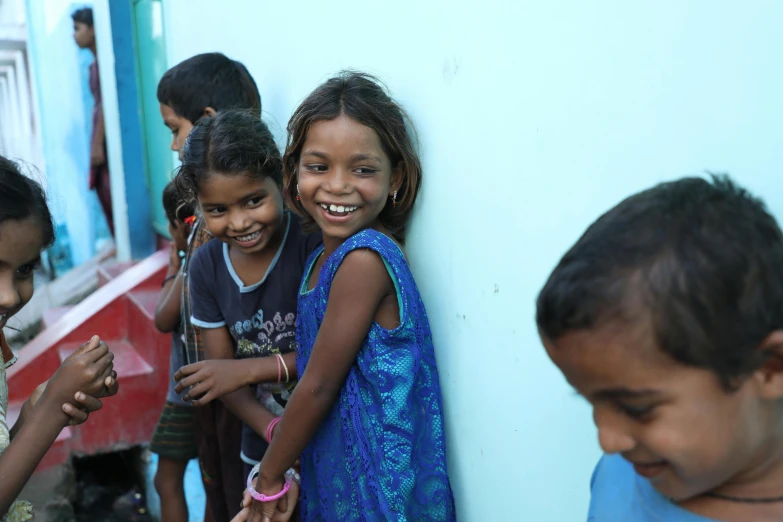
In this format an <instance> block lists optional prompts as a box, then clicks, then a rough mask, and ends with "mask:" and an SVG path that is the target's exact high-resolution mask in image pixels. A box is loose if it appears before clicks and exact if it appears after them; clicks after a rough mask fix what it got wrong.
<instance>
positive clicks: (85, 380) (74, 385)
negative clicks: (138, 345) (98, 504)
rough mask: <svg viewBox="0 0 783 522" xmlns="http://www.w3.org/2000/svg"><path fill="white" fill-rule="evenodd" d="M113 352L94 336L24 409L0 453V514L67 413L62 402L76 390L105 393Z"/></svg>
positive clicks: (14, 495)
mask: <svg viewBox="0 0 783 522" xmlns="http://www.w3.org/2000/svg"><path fill="white" fill-rule="evenodd" d="M113 359H114V355H113V354H112V353H111V352H109V349H108V347H107V346H106V345H105V344H102V343H100V342H99V339H98V338H97V337H94V338H93V339H92V340H91V341H90V342H89V343H87V344H85V345H84V346H82V347H81V348H79V350H77V351H76V352H75V353H74V354H72V355H71V356H69V357H68V358H67V359H66V360H65V361H63V364H62V365H61V366H60V368H59V369H58V370H57V372H55V374H54V375H53V376H52V378H51V379H50V380H49V382H48V383H47V386H46V389H45V390H44V391H43V393H42V395H41V398H40V399H39V400H38V404H37V405H36V407H34V408H30V409H29V411H28V412H26V419H25V420H24V421H23V422H22V425H21V428H18V429H16V430H14V431H15V432H18V433H17V435H18V436H17V437H15V438H14V440H13V441H12V442H11V444H10V445H9V446H8V448H7V449H6V450H5V451H4V452H3V454H2V455H0V514H5V513H6V512H7V511H8V508H9V507H10V506H11V504H12V503H13V502H14V500H16V497H17V496H18V495H19V492H20V491H21V490H22V488H23V487H24V485H25V483H26V482H27V481H28V480H29V478H30V476H31V475H32V474H33V471H35V468H36V466H38V463H39V462H41V459H42V458H43V457H44V455H45V454H46V452H47V450H48V449H49V447H50V446H51V445H52V444H53V443H54V441H55V440H56V439H57V435H58V434H59V433H60V431H61V430H62V429H63V428H64V427H65V426H66V425H67V424H68V423H69V421H70V417H69V416H68V415H67V414H66V413H65V412H64V411H63V404H64V403H65V402H67V401H68V400H70V399H71V398H72V397H73V396H74V394H75V393H76V390H78V389H80V388H81V389H84V390H87V392H89V394H90V395H95V396H105V394H106V393H107V392H106V390H105V389H104V387H105V383H106V382H107V378H109V377H110V376H112V375H113V373H112V371H113V363H112V361H113Z"/></svg>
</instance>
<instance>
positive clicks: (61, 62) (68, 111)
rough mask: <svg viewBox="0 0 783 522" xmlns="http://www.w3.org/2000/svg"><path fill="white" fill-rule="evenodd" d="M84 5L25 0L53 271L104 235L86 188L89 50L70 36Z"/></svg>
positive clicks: (79, 257) (83, 256) (74, 261)
mask: <svg viewBox="0 0 783 522" xmlns="http://www.w3.org/2000/svg"><path fill="white" fill-rule="evenodd" d="M83 5H89V2H88V3H84V2H80V3H73V2H71V1H65V0H48V1H47V2H38V1H34V0H28V1H27V2H26V7H27V24H28V50H29V53H30V58H31V60H30V61H31V68H32V71H33V72H32V73H33V78H34V79H35V81H36V93H37V98H38V108H39V113H40V121H41V139H42V142H43V157H44V162H45V164H44V165H38V168H40V169H41V170H42V171H43V172H44V173H45V175H46V179H47V183H48V190H49V196H50V198H51V204H52V208H53V211H54V215H55V220H56V222H57V229H58V240H57V244H56V245H55V247H54V248H53V251H52V253H53V255H54V257H55V258H56V265H57V269H58V273H60V274H61V273H62V272H63V271H65V270H67V269H68V268H70V267H71V266H73V265H78V264H80V263H82V262H84V261H86V260H87V259H89V258H90V257H92V256H93V255H94V254H95V252H96V246H98V245H99V244H100V242H101V241H102V240H105V239H107V238H108V236H109V234H108V229H107V227H106V222H105V219H104V217H103V214H102V212H101V210H100V206H99V204H98V199H97V197H96V196H95V193H94V192H92V191H90V190H89V186H88V174H89V160H90V152H89V143H90V132H91V125H92V123H91V113H92V103H93V101H92V94H91V93H90V89H89V83H88V71H87V68H88V67H89V64H90V63H91V62H92V54H91V53H90V52H89V51H87V50H80V49H79V48H78V47H77V46H76V44H75V43H74V41H73V37H72V33H73V23H72V20H71V13H72V12H73V11H74V10H75V9H76V8H78V7H81V6H83Z"/></svg>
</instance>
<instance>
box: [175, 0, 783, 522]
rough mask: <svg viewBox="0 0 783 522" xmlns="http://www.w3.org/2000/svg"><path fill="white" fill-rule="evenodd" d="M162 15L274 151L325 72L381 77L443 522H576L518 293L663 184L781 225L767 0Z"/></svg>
mask: <svg viewBox="0 0 783 522" xmlns="http://www.w3.org/2000/svg"><path fill="white" fill-rule="evenodd" d="M164 7H165V9H164V13H165V15H166V34H167V49H168V52H169V63H170V64H175V63H178V62H180V61H181V60H183V59H185V58H187V57H189V56H192V55H193V54H196V53H199V52H206V51H222V52H225V53H226V54H228V56H230V57H232V58H235V59H239V60H241V61H243V62H244V63H245V64H246V65H247V66H248V68H249V70H250V72H251V73H252V74H253V76H254V77H255V79H256V81H257V83H258V86H259V88H260V90H261V95H262V97H263V100H264V109H265V111H266V113H265V114H264V118H265V119H266V121H268V122H269V123H270V126H271V127H272V128H273V130H274V131H275V132H276V136H277V138H278V140H279V143H283V140H284V134H283V130H284V128H285V125H286V123H287V122H288V119H289V117H290V115H291V112H292V111H293V109H294V108H295V107H296V105H297V104H298V103H299V101H300V100H301V99H302V98H303V97H304V96H306V95H307V94H308V93H309V92H310V91H311V90H312V89H313V88H314V87H315V86H316V85H318V83H319V82H321V81H323V80H324V79H325V78H327V77H328V76H329V75H330V74H332V73H334V72H335V71H337V70H339V69H341V68H345V67H353V68H360V69H364V70H367V71H369V72H372V73H375V74H378V75H380V76H381V77H382V78H383V79H384V80H386V81H387V82H388V84H389V86H390V87H391V89H392V91H393V92H394V94H395V95H396V97H397V98H398V99H399V100H400V101H401V102H402V103H403V104H404V105H405V106H406V108H407V109H408V111H409V112H410V113H411V115H412V116H413V119H414V121H415V123H416V126H417V128H418V130H419V134H420V137H421V145H422V146H421V153H422V154H421V155H422V161H423V166H424V185H423V189H422V192H421V199H420V200H419V202H418V203H417V206H418V208H417V209H416V212H415V215H414V218H413V222H412V227H411V233H410V239H409V243H408V245H407V249H406V250H407V253H408V255H409V258H410V261H411V265H412V267H413V271H414V274H415V275H416V280H417V283H418V285H419V287H420V289H421V292H422V295H423V298H424V301H425V303H426V305H427V310H428V312H429V317H430V321H431V324H432V328H433V335H434V340H435V348H436V353H437V357H438V365H439V368H440V375H441V384H442V386H443V391H444V402H445V408H446V414H447V419H446V426H447V435H448V443H449V452H450V454H449V464H450V473H451V478H452V481H453V486H454V493H455V497H456V500H457V506H458V510H459V516H460V519H461V520H466V521H470V522H472V521H483V520H501V521H523V522H526V521H535V522H566V521H568V522H570V521H577V520H585V516H586V509H587V503H588V499H589V481H590V474H591V472H592V470H593V467H594V465H595V462H596V460H597V458H598V456H599V451H598V446H597V441H596V434H595V428H594V426H593V423H592V420H591V417H590V410H589V408H588V407H587V406H586V404H585V403H584V402H583V401H582V400H581V399H579V398H577V397H576V396H575V395H574V394H573V393H572V391H571V390H570V389H569V387H568V386H567V384H566V383H565V381H564V380H563V378H562V376H561V375H560V374H559V372H558V371H557V370H556V368H554V366H553V365H552V364H551V363H550V362H549V360H548V359H547V357H546V354H545V353H544V350H543V348H542V347H541V344H540V341H539V339H538V336H537V334H536V328H535V325H534V322H533V317H534V307H533V303H534V300H535V297H536V294H537V292H538V291H539V290H540V288H541V286H542V285H543V283H544V281H545V279H546V277H547V275H548V274H549V271H550V270H551V269H552V268H553V267H554V265H555V263H556V262H557V260H558V259H559V258H560V256H561V255H562V254H563V253H564V251H565V249H566V248H568V247H569V246H570V245H571V244H572V243H573V242H574V241H576V239H577V238H578V236H579V235H580V234H581V233H582V232H583V231H584V229H585V228H586V226H587V225H588V224H589V223H590V222H591V221H592V220H594V219H595V218H596V217H597V216H598V215H599V214H600V213H601V212H603V211H605V210H607V209H608V208H609V207H610V206H612V205H614V204H615V203H617V202H618V201H619V200H620V199H622V198H624V197H625V196H627V195H629V194H630V193H632V192H635V191H638V190H640V189H642V188H645V187H649V186H650V185H652V184H654V183H657V182H659V181H662V180H667V179H672V178H675V177H679V176H682V175H686V174H698V173H700V172H702V171H704V170H705V169H710V170H715V171H728V172H730V173H732V174H733V175H734V176H735V178H736V179H737V180H738V181H739V182H740V183H742V184H744V185H746V186H747V187H748V188H750V189H751V190H753V191H754V192H756V193H757V194H760V195H762V196H764V198H765V199H766V200H767V201H768V203H769V205H770V207H771V209H772V211H773V212H774V213H775V214H776V215H777V216H778V218H779V219H780V220H783V190H781V187H782V186H783V185H781V172H782V171H783V125H781V122H783V96H781V93H783V67H781V61H780V50H781V49H783V31H781V27H783V3H781V2H780V1H778V0H758V1H755V2H738V1H731V2H714V1H712V0H689V1H682V0H660V1H657V2H628V1H627V0H593V1H590V2H585V1H582V0H559V1H543V0H517V1H513V2H512V1H507V0H484V1H481V2H452V1H447V0H432V1H426V2H423V1H420V0H398V1H395V2H392V3H376V2H366V1H362V0H343V1H341V2H340V3H339V8H335V5H334V3H333V2H323V1H318V0H302V1H300V2H258V1H257V0H223V1H221V2H220V6H219V8H216V7H215V4H214V3H213V2H211V1H210V0H189V1H187V2H184V1H179V0H165V2H164ZM205 13H207V14H208V21H205ZM194 28H199V29H198V30H194ZM261 33H262V35H263V36H262V37H259V34H261Z"/></svg>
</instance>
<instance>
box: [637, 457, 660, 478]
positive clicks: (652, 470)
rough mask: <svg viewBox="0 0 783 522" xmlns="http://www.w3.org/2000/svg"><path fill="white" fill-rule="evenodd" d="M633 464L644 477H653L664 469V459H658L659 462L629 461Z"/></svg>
mask: <svg viewBox="0 0 783 522" xmlns="http://www.w3.org/2000/svg"><path fill="white" fill-rule="evenodd" d="M631 464H633V469H634V471H636V473H638V474H639V475H641V476H642V477H645V478H648V479H650V478H653V477H656V476H658V475H660V474H661V473H662V472H663V470H665V469H666V466H667V464H666V461H663V460H662V461H659V462H644V463H642V462H631Z"/></svg>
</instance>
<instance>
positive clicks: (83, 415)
mask: <svg viewBox="0 0 783 522" xmlns="http://www.w3.org/2000/svg"><path fill="white" fill-rule="evenodd" d="M63 411H64V412H65V414H66V415H68V416H69V417H70V420H68V424H70V425H71V426H75V425H77V424H81V423H83V422H84V421H86V420H87V416H88V415H89V413H87V412H86V411H84V410H81V409H79V408H77V407H75V406H73V405H71V404H68V403H65V404H63Z"/></svg>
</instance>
